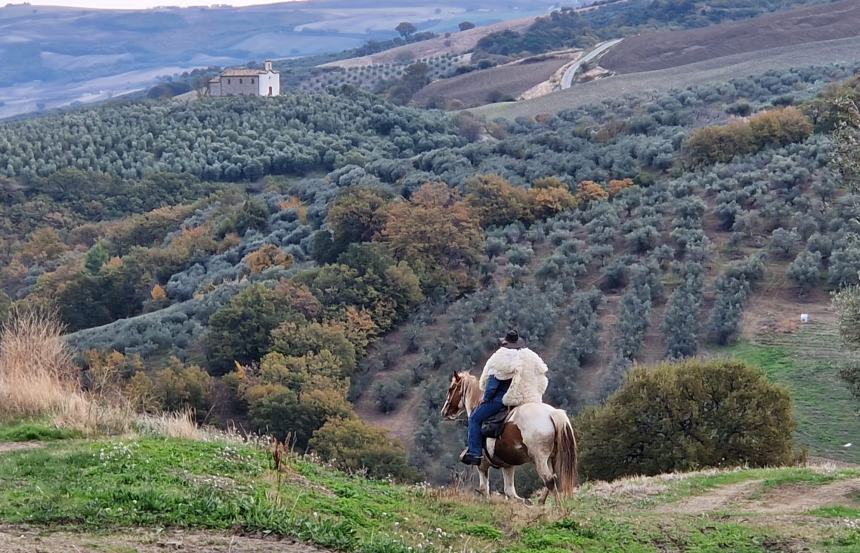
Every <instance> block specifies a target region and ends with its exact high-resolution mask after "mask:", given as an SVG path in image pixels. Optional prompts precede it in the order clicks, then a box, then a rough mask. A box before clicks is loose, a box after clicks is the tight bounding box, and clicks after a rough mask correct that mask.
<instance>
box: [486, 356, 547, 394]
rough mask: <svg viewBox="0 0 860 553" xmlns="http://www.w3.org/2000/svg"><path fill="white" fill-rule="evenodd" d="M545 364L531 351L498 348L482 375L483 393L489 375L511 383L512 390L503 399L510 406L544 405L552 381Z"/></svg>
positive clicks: (509, 389)
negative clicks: (548, 386) (547, 375)
mask: <svg viewBox="0 0 860 553" xmlns="http://www.w3.org/2000/svg"><path fill="white" fill-rule="evenodd" d="M547 370H548V369H547V366H546V363H544V362H543V359H541V358H540V357H539V356H538V354H537V353H535V352H533V351H532V350H530V349H528V348H522V349H510V348H499V349H498V350H497V351H496V353H494V354H493V355H492V356H491V357H490V358H489V359H488V360H487V364H486V365H484V371H483V372H482V373H481V391H483V390H486V389H487V381H488V380H489V379H490V375H493V376H495V377H496V378H498V379H499V380H512V382H511V387H510V388H508V391H507V393H506V394H505V396H504V397H503V398H502V403H504V404H505V405H507V406H508V407H516V406H517V405H522V404H523V403H543V393H544V392H545V391H546V387H547V384H548V383H549V381H548V380H547V377H546V372H547Z"/></svg>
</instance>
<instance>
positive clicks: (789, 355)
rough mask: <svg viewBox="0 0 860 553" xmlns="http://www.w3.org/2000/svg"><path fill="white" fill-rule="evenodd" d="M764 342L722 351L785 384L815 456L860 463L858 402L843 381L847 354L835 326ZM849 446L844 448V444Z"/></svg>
mask: <svg viewBox="0 0 860 553" xmlns="http://www.w3.org/2000/svg"><path fill="white" fill-rule="evenodd" d="M760 341H761V342H767V343H766V344H764V343H748V342H747V343H741V344H738V345H735V346H733V347H730V348H727V349H725V350H723V353H726V354H729V355H732V356H734V357H737V358H739V359H743V360H744V361H748V362H750V363H753V364H755V365H758V366H759V367H761V368H762V369H763V370H764V371H765V372H766V373H767V375H768V377H770V379H771V380H773V381H774V382H778V383H780V384H783V385H785V386H786V387H787V388H788V389H789V390H790V392H791V395H792V398H793V399H794V405H795V412H796V414H797V420H798V423H799V428H798V433H797V437H798V440H799V441H800V443H801V444H802V445H803V446H805V447H807V448H809V452H810V454H811V455H816V456H822V457H827V458H829V459H835V460H839V461H846V462H852V463H860V401H858V400H857V399H856V398H854V397H853V396H852V395H851V393H850V392H849V390H848V386H847V384H846V383H845V381H843V380H842V379H841V378H839V367H840V363H841V362H842V361H844V360H845V359H846V358H847V355H848V353H847V352H846V351H845V350H844V349H843V348H842V346H841V343H840V342H839V337H838V335H837V334H836V330H835V328H833V326H832V325H827V324H823V323H822V324H818V325H815V324H811V325H804V326H803V327H802V328H801V329H800V330H799V331H797V332H794V333H791V334H784V335H776V336H769V337H762V338H761V339H760ZM849 443H851V444H853V445H852V446H851V447H844V446H845V445H846V444H849Z"/></svg>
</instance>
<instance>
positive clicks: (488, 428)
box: [481, 407, 511, 439]
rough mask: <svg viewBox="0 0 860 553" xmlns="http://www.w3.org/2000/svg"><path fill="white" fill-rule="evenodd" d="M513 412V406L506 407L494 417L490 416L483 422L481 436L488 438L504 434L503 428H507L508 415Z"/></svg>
mask: <svg viewBox="0 0 860 553" xmlns="http://www.w3.org/2000/svg"><path fill="white" fill-rule="evenodd" d="M510 414H511V408H510V407H505V408H504V409H502V410H501V411H499V412H498V413H496V414H495V415H493V416H492V417H490V418H488V419H487V420H485V421H484V422H483V424H481V436H482V437H483V438H484V439H486V438H493V439H496V438H498V437H499V436H501V435H502V430H504V428H505V422H507V420H508V415H510Z"/></svg>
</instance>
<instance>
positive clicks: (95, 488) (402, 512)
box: [0, 425, 860, 553]
mask: <svg viewBox="0 0 860 553" xmlns="http://www.w3.org/2000/svg"><path fill="white" fill-rule="evenodd" d="M31 426H34V427H35V425H31ZM3 432H4V433H0V436H5V435H9V433H6V431H5V429H4V431H3ZM42 432H43V433H47V430H43V431H42ZM13 434H15V433H13ZM42 445H43V447H40V448H38V449H31V450H19V451H14V452H8V451H7V452H6V453H2V444H0V523H2V524H7V525H9V524H11V525H26V526H28V527H32V526H35V527H39V528H43V529H44V530H45V531H50V530H52V529H55V530H56V529H65V530H68V529H74V530H75V531H76V532H82V533H87V532H111V531H113V532H116V531H121V530H122V529H125V528H136V527H144V528H153V527H157V528H177V527H178V528H196V529H209V530H215V531H222V532H233V533H240V534H256V533H262V534H273V535H281V536H290V537H295V538H298V539H300V540H302V541H305V542H308V543H313V544H317V545H319V546H321V547H326V548H329V549H332V550H338V551H355V552H372V553H384V552H407V551H464V552H465V551H487V552H489V551H494V552H495V551H502V552H507V553H514V552H517V553H526V552H537V551H541V552H561V551H581V552H592V551H593V552H598V551H599V552H617V553H622V552H624V553H630V552H634V553H635V552H658V551H690V552H698V553H710V552H717V551H735V552H742V553H747V552H748V553H759V552H761V553H764V552H766V551H783V550H788V549H778V548H777V547H778V546H780V544H783V545H785V544H797V543H801V544H804V545H807V546H809V547H810V548H812V549H813V550H815V551H833V552H840V553H841V552H847V551H857V550H858V549H857V548H860V533H858V531H857V530H856V528H852V527H851V526H846V525H844V524H842V523H841V522H840V523H837V524H834V520H835V517H839V516H842V515H843V514H844V515H845V516H852V513H854V514H856V511H857V509H858V507H860V502H858V501H856V500H857V499H860V498H851V497H848V498H847V499H845V500H844V501H841V502H840V501H838V500H837V501H836V503H833V504H830V503H828V504H826V505H820V506H816V510H814V511H810V513H807V512H797V513H792V514H786V517H788V518H785V519H784V520H785V521H789V523H784V522H780V523H779V524H775V523H774V520H773V517H771V516H763V515H757V514H756V513H755V507H749V506H747V507H740V506H738V507H737V509H735V507H733V506H731V505H724V506H722V507H721V508H720V509H718V510H714V511H713V513H711V512H710V511H707V510H706V511H705V512H703V513H696V512H694V511H693V510H692V508H691V507H688V506H687V504H686V503H685V501H689V500H696V498H697V497H702V498H704V499H706V500H707V499H708V495H709V494H720V493H722V492H723V491H725V490H726V487H727V486H735V485H739V484H742V483H753V484H756V485H757V486H759V488H760V489H761V490H763V491H762V492H761V493H764V494H765V497H767V496H766V494H767V493H770V490H773V489H779V490H782V489H788V490H794V489H795V488H796V487H797V486H807V487H810V489H811V487H814V486H821V485H828V484H833V483H851V482H856V481H858V478H860V470H854V469H843V470H833V471H829V472H827V471H824V472H822V469H812V468H793V469H759V470H739V471H733V472H723V473H719V472H711V473H701V474H694V475H690V476H686V477H681V476H678V475H675V476H671V477H665V478H661V477H657V478H651V479H644V478H643V479H634V480H629V481H622V482H619V483H614V484H605V483H595V484H586V485H585V486H583V487H582V488H581V489H580V492H579V493H578V495H577V496H576V497H575V498H571V499H569V500H567V501H566V502H565V504H564V505H562V506H547V507H538V506H534V507H528V506H524V505H520V504H514V503H511V502H507V501H503V500H500V499H493V500H491V501H489V502H488V501H485V500H483V499H480V498H477V497H475V496H472V495H471V494H470V493H466V492H461V491H456V490H451V489H435V488H429V487H426V486H421V485H418V486H403V485H399V484H395V483H392V482H385V481H374V480H369V479H367V478H364V477H362V476H360V475H356V476H351V475H346V474H343V473H340V472H337V471H335V470H333V469H330V468H328V467H325V466H322V465H320V464H317V463H314V462H312V461H311V460H307V459H299V458H291V459H290V460H289V461H288V463H287V465H286V467H285V468H284V469H282V471H281V472H280V473H276V472H275V471H274V470H273V468H272V460H271V458H270V454H269V453H268V452H266V451H264V450H262V449H259V448H256V447H251V446H246V445H237V444H232V443H222V442H192V441H182V440H167V439H154V438H145V439H137V438H135V439H124V440H117V439H113V440H99V441H84V440H80V439H74V438H72V439H66V440H53V441H50V442H44V443H43V444H42ZM800 493H803V491H802V490H800ZM837 499H838V498H837ZM750 505H752V504H750ZM795 516H796V517H800V518H802V519H803V520H804V522H803V523H802V524H795V523H794V522H793V519H792V517H795ZM800 518H798V520H799V519H800Z"/></svg>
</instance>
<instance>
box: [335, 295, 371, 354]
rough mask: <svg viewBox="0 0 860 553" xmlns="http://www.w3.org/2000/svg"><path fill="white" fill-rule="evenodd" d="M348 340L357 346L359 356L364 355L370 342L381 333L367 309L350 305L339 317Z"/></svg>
mask: <svg viewBox="0 0 860 553" xmlns="http://www.w3.org/2000/svg"><path fill="white" fill-rule="evenodd" d="M339 318H340V320H341V324H343V328H344V331H345V332H346V337H347V339H348V340H349V341H350V342H352V345H353V346H355V351H356V353H358V354H359V355H362V356H363V355H364V353H365V352H366V351H367V347H368V346H369V345H370V341H371V340H372V339H373V338H374V337H375V336H376V335H377V334H378V333H379V327H377V326H376V323H374V322H373V317H372V316H371V315H370V313H369V312H368V311H367V310H365V309H358V308H356V307H355V306H352V305H350V306H349V307H347V308H346V309H344V310H343V312H342V313H341V314H340V315H339Z"/></svg>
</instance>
